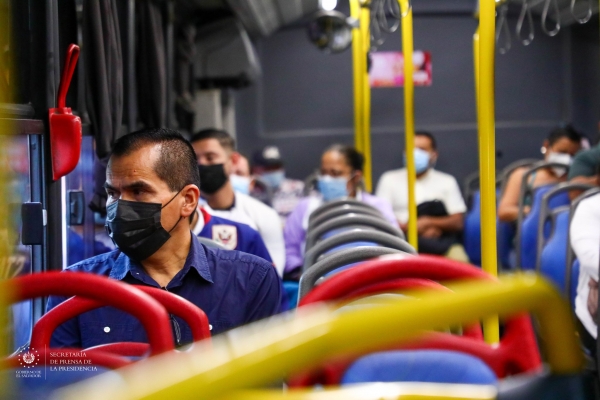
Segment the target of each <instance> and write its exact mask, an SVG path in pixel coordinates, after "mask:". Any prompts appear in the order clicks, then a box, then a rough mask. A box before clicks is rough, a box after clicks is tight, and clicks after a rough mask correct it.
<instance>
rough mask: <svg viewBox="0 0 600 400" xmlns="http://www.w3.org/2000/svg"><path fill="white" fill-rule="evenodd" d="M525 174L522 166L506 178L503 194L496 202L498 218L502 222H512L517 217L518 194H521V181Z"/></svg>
mask: <svg viewBox="0 0 600 400" xmlns="http://www.w3.org/2000/svg"><path fill="white" fill-rule="evenodd" d="M524 174H525V169H524V168H519V169H516V170H515V171H513V173H512V174H510V177H509V178H508V182H507V184H506V188H505V190H504V194H503V195H502V198H501V199H500V204H498V218H499V219H500V221H503V222H513V221H516V220H517V218H518V217H519V195H520V194H521V181H522V180H523V175H524Z"/></svg>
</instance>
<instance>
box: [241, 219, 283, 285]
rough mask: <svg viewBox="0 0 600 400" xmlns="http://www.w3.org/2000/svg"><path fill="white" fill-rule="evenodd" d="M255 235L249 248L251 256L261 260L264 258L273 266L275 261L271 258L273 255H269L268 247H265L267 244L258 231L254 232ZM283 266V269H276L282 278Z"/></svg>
mask: <svg viewBox="0 0 600 400" xmlns="http://www.w3.org/2000/svg"><path fill="white" fill-rule="evenodd" d="M252 233H253V235H252V237H251V239H250V246H249V249H248V250H249V251H248V252H249V253H250V254H254V255H255V256H258V257H260V258H263V259H265V260H267V261H268V262H270V263H271V264H273V259H272V258H271V255H270V254H269V250H268V249H267V246H265V242H263V240H262V238H261V237H260V235H259V234H258V232H256V231H254V230H253V231H252ZM273 267H275V264H273ZM283 267H284V266H283V264H282V265H281V268H279V267H275V269H276V270H277V274H278V275H279V276H280V277H281V276H283Z"/></svg>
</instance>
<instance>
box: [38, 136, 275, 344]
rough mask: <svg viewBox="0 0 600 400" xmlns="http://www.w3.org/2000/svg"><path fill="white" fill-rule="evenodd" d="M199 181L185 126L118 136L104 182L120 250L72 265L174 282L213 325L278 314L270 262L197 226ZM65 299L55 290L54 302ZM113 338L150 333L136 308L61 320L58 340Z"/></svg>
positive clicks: (125, 277) (183, 333) (143, 281)
mask: <svg viewBox="0 0 600 400" xmlns="http://www.w3.org/2000/svg"><path fill="white" fill-rule="evenodd" d="M199 184H200V182H199V176H198V167H197V164H196V156H195V154H194V149H193V148H192V146H190V144H189V142H188V141H187V140H185V139H184V138H183V137H182V136H181V135H180V134H179V133H178V132H177V131H173V130H171V129H146V130H142V131H137V132H133V133H130V134H128V135H126V136H123V137H122V138H120V139H119V140H117V142H116V143H115V145H114V148H113V153H112V155H111V156H110V159H109V162H108V168H107V170H106V183H105V187H106V193H107V195H108V199H107V203H106V209H107V217H106V226H107V230H108V231H109V235H110V237H111V238H112V240H113V241H114V242H115V244H116V245H117V247H118V249H116V250H113V251H111V252H109V253H106V254H102V255H99V256H95V257H92V258H89V259H87V260H84V261H81V262H79V263H77V264H75V265H73V266H70V267H68V268H67V269H66V273H69V272H86V273H93V274H98V275H104V276H107V277H109V278H111V279H116V280H119V281H122V282H125V283H129V284H135V285H146V286H152V287H155V288H159V289H160V288H162V289H165V290H168V291H169V292H172V293H175V294H177V295H179V296H181V297H183V298H185V299H187V300H189V301H190V302H192V303H194V304H195V305H196V306H198V307H200V308H201V309H202V310H204V312H205V313H206V315H207V316H208V320H209V322H210V323H211V325H212V333H213V334H216V333H219V332H223V331H226V330H228V329H231V328H234V327H236V326H239V325H243V324H246V323H249V322H252V321H256V320H259V319H261V318H265V317H269V316H271V315H273V314H276V313H277V312H278V311H279V309H280V304H281V296H282V293H281V289H280V288H281V281H280V279H279V278H278V276H277V273H276V272H275V269H274V268H273V266H272V265H271V264H270V263H269V262H267V261H265V260H263V259H261V258H258V257H256V256H253V255H250V254H245V253H241V252H237V251H230V250H217V249H209V248H207V247H205V246H203V245H202V244H201V243H200V242H199V241H198V240H197V238H196V236H195V235H193V234H192V232H191V231H190V218H191V216H192V215H193V214H194V213H195V212H196V209H197V207H198V200H199V198H200V190H199V189H198V185H199ZM232 282H235V284H234V285H232V284H231V283H232ZM64 300H66V298H65V297H60V296H50V298H49V299H48V307H47V308H48V310H50V309H52V308H54V307H56V306H57V305H58V304H60V303H61V302H63V301H64ZM173 325H174V338H175V340H176V342H177V343H176V344H177V345H182V344H185V343H189V342H191V341H192V335H191V330H190V328H189V326H188V325H187V324H186V323H185V322H184V321H183V320H182V319H181V318H179V317H174V320H173ZM113 342H147V336H146V332H145V331H144V329H143V327H142V325H141V324H140V322H139V321H138V320H137V319H136V318H135V317H133V316H131V315H129V314H128V313H126V312H123V311H120V310H117V309H115V308H112V307H102V308H99V309H96V310H93V311H89V312H86V313H84V314H81V315H79V316H78V317H77V318H73V319H71V320H69V321H67V322H65V323H64V324H62V325H61V326H59V327H58V328H57V329H56V330H55V332H54V335H53V337H52V342H51V343H52V347H70V348H88V347H92V346H97V345H101V344H106V343H113Z"/></svg>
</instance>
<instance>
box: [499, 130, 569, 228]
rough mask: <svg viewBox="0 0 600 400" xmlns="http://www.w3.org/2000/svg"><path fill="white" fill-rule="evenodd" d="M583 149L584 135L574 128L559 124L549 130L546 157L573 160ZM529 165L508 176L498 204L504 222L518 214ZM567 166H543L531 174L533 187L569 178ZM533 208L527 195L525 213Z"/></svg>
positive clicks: (546, 159) (543, 151)
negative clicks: (582, 137)
mask: <svg viewBox="0 0 600 400" xmlns="http://www.w3.org/2000/svg"><path fill="white" fill-rule="evenodd" d="M580 149H581V135H580V134H579V133H578V132H576V131H575V130H574V129H572V128H558V129H555V130H553V131H552V132H550V134H549V135H548V137H547V138H546V140H544V144H543V146H542V154H544V161H546V162H558V163H562V164H571V160H572V157H573V156H574V155H575V154H576V153H577V152H578V151H579V150H580ZM528 170H529V168H528V167H522V168H517V169H516V170H514V171H513V173H512V174H511V175H510V177H509V178H508V182H507V184H506V189H505V190H504V194H503V195H502V198H501V199H500V202H499V204H498V218H499V219H500V221H504V222H514V221H516V220H517V218H518V216H519V195H520V193H521V181H522V180H523V175H524V174H525V173H526V172H527V171H528ZM566 172H567V171H566V170H565V169H564V168H557V167H555V168H544V169H540V170H538V171H537V172H535V173H533V174H532V175H531V176H530V177H529V182H528V185H529V187H530V188H531V189H533V188H536V187H539V186H545V185H550V184H556V183H559V182H563V181H565V180H566V179H567V176H566ZM530 209H531V198H528V199H525V208H524V212H525V214H527V213H529V210H530Z"/></svg>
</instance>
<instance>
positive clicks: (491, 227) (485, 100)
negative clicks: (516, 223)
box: [475, 0, 500, 343]
mask: <svg viewBox="0 0 600 400" xmlns="http://www.w3.org/2000/svg"><path fill="white" fill-rule="evenodd" d="M479 5H480V9H479V29H478V39H479V45H478V46H477V47H478V50H475V56H476V60H475V66H476V87H477V92H478V93H477V103H478V107H477V108H478V116H477V119H478V128H479V129H478V130H479V135H478V137H479V178H480V190H481V261H482V264H481V265H482V268H483V270H484V271H486V272H487V273H489V274H492V275H494V276H497V275H498V265H497V264H498V253H497V249H496V143H495V140H496V136H495V129H496V128H495V111H494V106H495V105H494V77H495V75H494V63H495V45H496V41H495V30H496V27H495V25H496V2H495V1H494V0H480V1H479ZM483 328H484V329H483V332H484V335H485V339H486V341H487V342H488V343H496V342H498V341H499V340H500V333H499V326H498V320H497V319H495V318H491V319H489V320H486V321H484V325H483Z"/></svg>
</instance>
